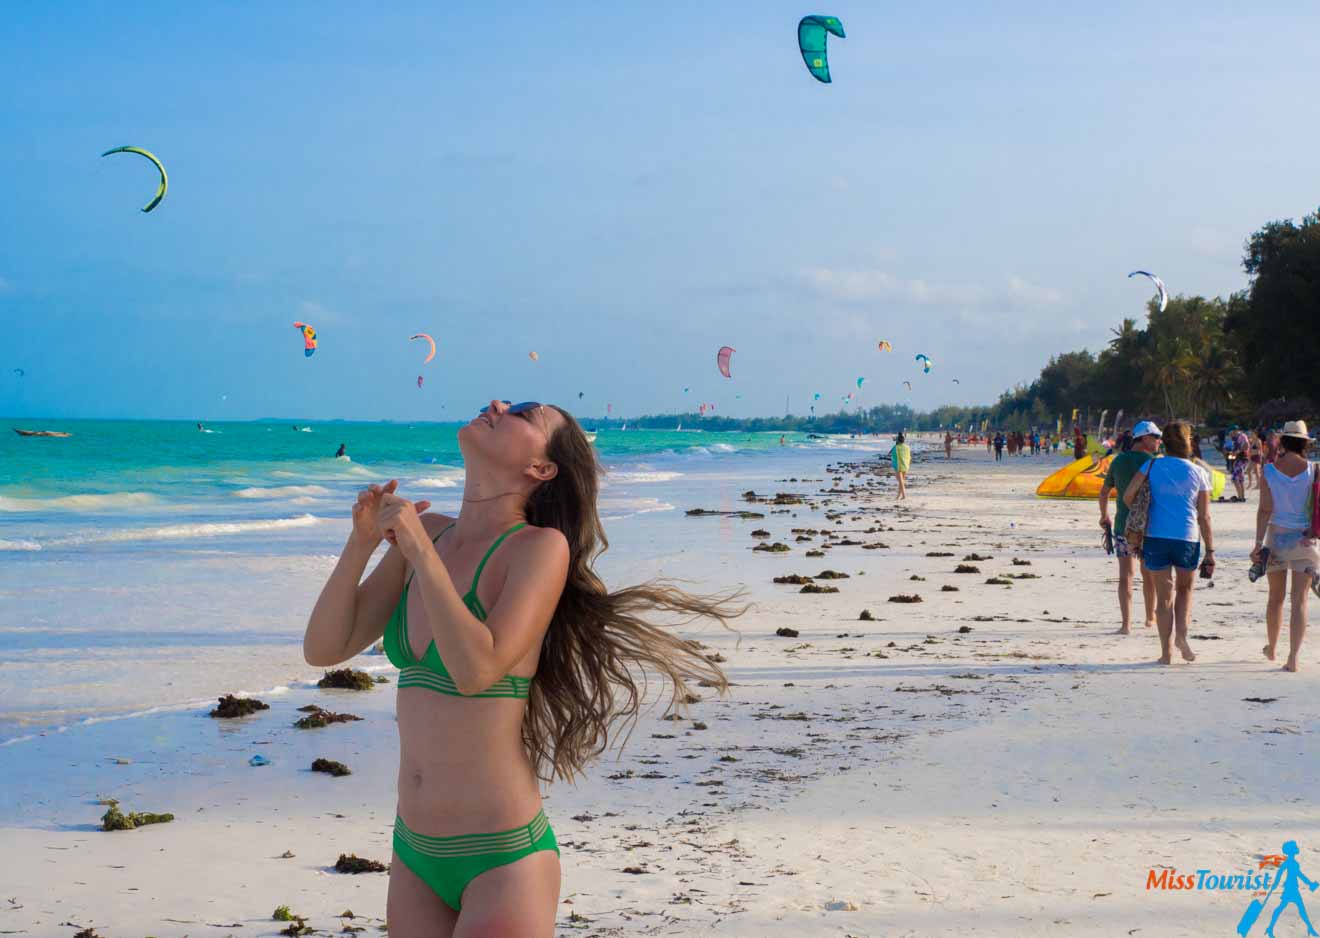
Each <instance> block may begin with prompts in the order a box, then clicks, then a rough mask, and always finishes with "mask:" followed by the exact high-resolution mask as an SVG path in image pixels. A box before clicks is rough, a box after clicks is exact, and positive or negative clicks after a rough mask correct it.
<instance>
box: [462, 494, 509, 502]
mask: <svg viewBox="0 0 1320 938" xmlns="http://www.w3.org/2000/svg"><path fill="white" fill-rule="evenodd" d="M521 494H522V493H521V492H504V493H503V494H501V495H487V496H486V497H485V498H466V497H465V498H464V499H463V503H464V504H475V503H477V502H489V501H493V500H494V499H497V498H508V497H509V496H510V495H521Z"/></svg>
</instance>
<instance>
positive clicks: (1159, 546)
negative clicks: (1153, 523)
mask: <svg viewBox="0 0 1320 938" xmlns="http://www.w3.org/2000/svg"><path fill="white" fill-rule="evenodd" d="M1141 562H1142V563H1144V564H1145V565H1146V569H1147V570H1167V569H1169V567H1171V566H1172V567H1177V568H1178V569H1179V570H1195V569H1196V565H1197V564H1199V563H1200V562H1201V542H1200V541H1179V540H1175V539H1174V538H1171V537H1148V538H1146V540H1145V541H1144V542H1143V543H1142V545H1141Z"/></svg>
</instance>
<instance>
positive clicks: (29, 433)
mask: <svg viewBox="0 0 1320 938" xmlns="http://www.w3.org/2000/svg"><path fill="white" fill-rule="evenodd" d="M13 431H14V432H15V433H17V434H18V435H19V436H56V437H60V438H63V437H66V436H73V434H72V433H65V432H64V431H63V430H20V429H18V427H14V428H13Z"/></svg>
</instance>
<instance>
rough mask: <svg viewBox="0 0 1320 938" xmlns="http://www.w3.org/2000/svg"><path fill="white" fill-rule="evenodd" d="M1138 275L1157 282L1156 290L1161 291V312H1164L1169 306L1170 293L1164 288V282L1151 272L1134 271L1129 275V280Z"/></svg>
mask: <svg viewBox="0 0 1320 938" xmlns="http://www.w3.org/2000/svg"><path fill="white" fill-rule="evenodd" d="M1138 275H1140V276H1142V277H1149V278H1150V279H1151V280H1153V281H1154V282H1155V289H1157V290H1159V291H1160V312H1161V313H1162V312H1164V310H1165V309H1166V308H1167V307H1168V305H1169V291H1168V290H1166V289H1165V288H1164V281H1163V280H1161V279H1160V278H1159V277H1157V276H1155V275H1154V274H1152V273H1151V272H1150V271H1149V270H1134V271H1132V273H1130V274H1128V279H1129V280H1131V279H1132V278H1133V277H1136V276H1138Z"/></svg>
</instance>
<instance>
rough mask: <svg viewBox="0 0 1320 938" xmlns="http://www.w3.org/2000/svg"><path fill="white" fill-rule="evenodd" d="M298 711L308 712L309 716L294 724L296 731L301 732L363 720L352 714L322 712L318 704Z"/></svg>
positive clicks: (300, 708)
mask: <svg viewBox="0 0 1320 938" xmlns="http://www.w3.org/2000/svg"><path fill="white" fill-rule="evenodd" d="M298 709H299V710H303V711H306V712H307V716H305V717H302V718H300V719H298V720H296V721H295V722H294V724H293V726H294V728H295V729H300V730H319V729H321V728H322V727H324V726H329V725H330V724H331V723H348V722H349V721H350V720H360V719H362V717H359V716H354V715H353V714H351V713H331V712H330V711H329V710H322V709H321V708H320V707H318V706H317V705H316V704H308V705H307V706H305V707H299V708H298Z"/></svg>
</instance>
